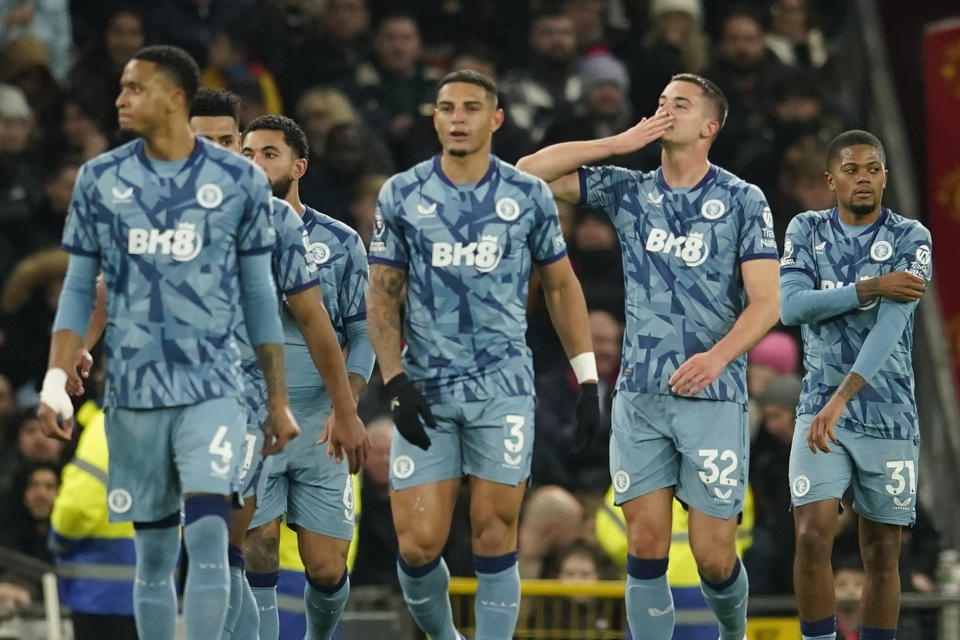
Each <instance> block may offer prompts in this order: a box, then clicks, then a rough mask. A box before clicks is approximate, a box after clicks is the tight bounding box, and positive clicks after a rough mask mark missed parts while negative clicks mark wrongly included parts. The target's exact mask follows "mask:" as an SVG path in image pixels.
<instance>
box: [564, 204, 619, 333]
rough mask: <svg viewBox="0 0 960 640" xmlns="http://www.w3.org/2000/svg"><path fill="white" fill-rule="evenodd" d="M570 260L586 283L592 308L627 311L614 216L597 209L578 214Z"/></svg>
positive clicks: (583, 210) (586, 292)
mask: <svg viewBox="0 0 960 640" xmlns="http://www.w3.org/2000/svg"><path fill="white" fill-rule="evenodd" d="M573 246H574V248H573V249H572V250H571V251H570V260H571V262H573V265H574V269H575V270H576V272H577V276H578V277H579V278H580V281H581V283H583V290H584V295H585V296H586V298H587V305H588V306H590V307H602V308H604V309H609V310H611V311H614V312H615V313H616V314H617V315H620V314H622V313H623V311H622V310H623V296H624V292H623V260H622V259H621V255H620V243H619V241H618V240H617V232H616V229H614V227H613V224H612V223H611V222H610V219H609V218H608V217H607V216H606V215H605V214H603V213H601V212H600V211H597V210H595V209H585V208H584V209H581V210H580V211H579V213H578V215H577V218H576V222H575V227H574V232H573Z"/></svg>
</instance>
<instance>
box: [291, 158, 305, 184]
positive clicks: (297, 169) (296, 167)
mask: <svg viewBox="0 0 960 640" xmlns="http://www.w3.org/2000/svg"><path fill="white" fill-rule="evenodd" d="M306 172H307V159H306V158H297V159H296V161H295V162H294V163H293V179H294V180H299V179H300V178H302V177H303V174H305V173H306Z"/></svg>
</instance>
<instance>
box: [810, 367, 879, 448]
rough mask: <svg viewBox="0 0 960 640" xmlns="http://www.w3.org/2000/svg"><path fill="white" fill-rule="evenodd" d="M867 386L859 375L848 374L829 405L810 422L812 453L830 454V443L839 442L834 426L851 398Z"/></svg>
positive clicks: (828, 402)
mask: <svg viewBox="0 0 960 640" xmlns="http://www.w3.org/2000/svg"><path fill="white" fill-rule="evenodd" d="M866 384H867V381H866V380H864V379H863V377H861V376H860V375H859V374H856V373H854V372H852V371H851V372H850V373H848V374H847V377H846V378H844V379H843V382H841V383H840V386H839V387H837V390H836V391H835V392H834V393H833V396H831V397H830V399H829V400H828V401H827V404H825V405H823V408H822V409H820V411H818V412H817V415H815V416H814V417H813V420H812V421H811V422H810V430H809V431H808V432H807V446H808V447H810V451H812V452H813V453H816V452H817V451H818V450H819V451H823V452H824V453H830V442H829V441H833V442H836V441H837V437H836V435H835V434H834V432H833V427H834V425H836V424H837V420H839V419H840V416H841V415H842V414H843V410H844V409H845V408H846V406H847V402H848V401H849V400H850V398H852V397H853V396H855V395H857V393H859V392H860V390H861V389H863V387H864V385H866Z"/></svg>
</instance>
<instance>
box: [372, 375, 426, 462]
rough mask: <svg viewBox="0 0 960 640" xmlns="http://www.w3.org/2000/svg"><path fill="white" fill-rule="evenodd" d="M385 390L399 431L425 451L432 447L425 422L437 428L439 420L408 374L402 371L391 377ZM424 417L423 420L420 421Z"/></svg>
mask: <svg viewBox="0 0 960 640" xmlns="http://www.w3.org/2000/svg"><path fill="white" fill-rule="evenodd" d="M384 390H385V391H386V393H387V397H388V398H390V408H391V409H393V422H394V424H396V425H397V431H399V432H400V435H402V436H403V438H404V439H405V440H406V441H407V442H409V443H410V444H415V445H417V446H418V447H420V448H421V449H423V450H424V451H426V450H427V449H429V448H430V438H429V436H427V431H426V429H424V428H423V422H426V423H427V426H428V427H430V428H432V429H436V428H437V421H436V420H435V419H434V417H433V413H432V412H431V411H430V405H428V404H427V401H426V400H424V398H423V396H422V395H420V392H419V391H417V388H416V387H415V386H413V383H412V382H410V380H409V379H408V378H407V374H405V373H400V374H397V375H395V376H394V377H392V378H390V380H389V382H387V384H386V386H385V387H384ZM420 418H423V422H421V421H420Z"/></svg>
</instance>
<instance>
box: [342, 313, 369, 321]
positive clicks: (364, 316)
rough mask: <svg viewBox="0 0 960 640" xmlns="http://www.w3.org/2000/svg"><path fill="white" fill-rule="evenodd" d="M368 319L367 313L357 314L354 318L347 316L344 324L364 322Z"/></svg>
mask: <svg viewBox="0 0 960 640" xmlns="http://www.w3.org/2000/svg"><path fill="white" fill-rule="evenodd" d="M366 319H367V312H366V311H363V312H361V313H355V314H353V315H352V316H347V317H346V318H344V319H343V324H350V323H351V322H362V321H364V320H366Z"/></svg>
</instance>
